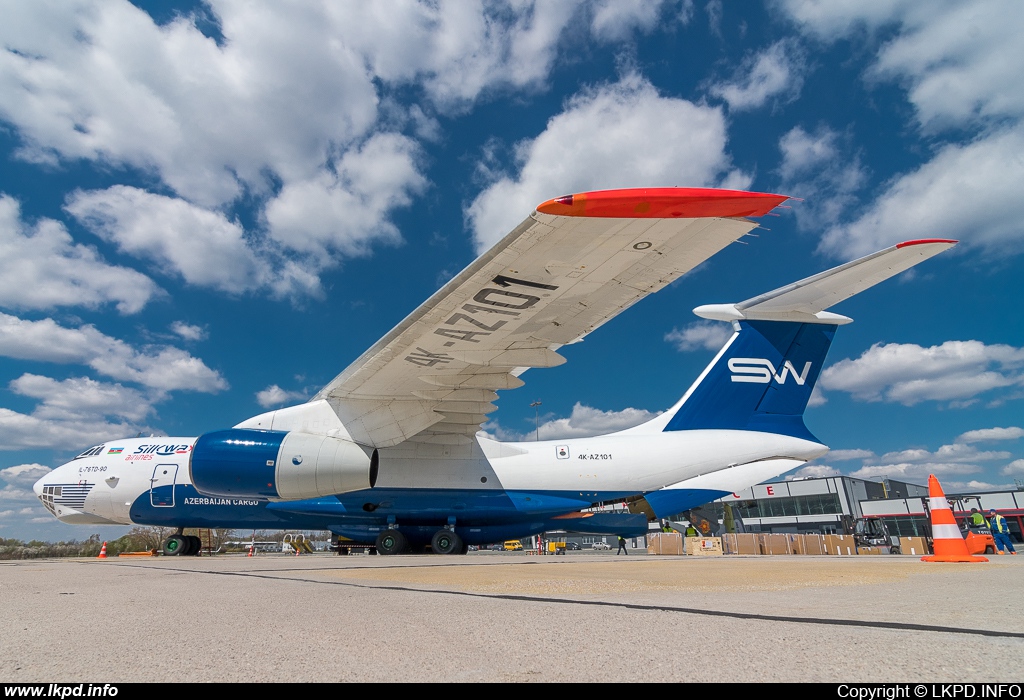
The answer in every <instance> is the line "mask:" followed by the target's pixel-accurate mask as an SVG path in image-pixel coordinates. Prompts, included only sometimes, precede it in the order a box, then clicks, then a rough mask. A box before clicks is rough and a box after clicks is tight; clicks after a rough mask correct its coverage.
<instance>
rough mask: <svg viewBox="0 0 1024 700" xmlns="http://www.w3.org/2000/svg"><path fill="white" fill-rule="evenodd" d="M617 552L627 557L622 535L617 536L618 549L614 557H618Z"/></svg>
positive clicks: (624, 540)
mask: <svg viewBox="0 0 1024 700" xmlns="http://www.w3.org/2000/svg"><path fill="white" fill-rule="evenodd" d="M619 552H622V553H623V554H625V555H626V556H627V557H628V556H629V552H627V551H626V538H625V537H623V536H622V535H619V549H618V550H617V551H616V552H615V556H619Z"/></svg>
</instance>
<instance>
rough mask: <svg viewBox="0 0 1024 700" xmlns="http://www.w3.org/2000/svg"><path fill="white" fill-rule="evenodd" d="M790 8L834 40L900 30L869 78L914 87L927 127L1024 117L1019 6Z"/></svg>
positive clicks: (992, 2)
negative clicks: (888, 30) (885, 79)
mask: <svg viewBox="0 0 1024 700" xmlns="http://www.w3.org/2000/svg"><path fill="white" fill-rule="evenodd" d="M783 4H784V5H785V7H786V9H787V10H788V11H789V12H790V13H791V14H792V16H793V17H794V19H796V20H797V22H798V23H799V24H800V26H801V27H803V28H804V29H805V30H806V31H807V32H808V33H811V34H813V35H815V36H816V37H817V38H819V39H822V40H826V41H834V40H836V39H839V38H842V37H847V36H850V35H853V34H857V33H860V32H861V31H862V30H863V29H867V30H869V31H870V32H874V31H875V30H878V29H880V28H882V27H884V26H895V27H896V32H895V35H894V36H893V37H892V38H891V39H889V40H888V41H887V42H886V43H885V44H883V45H882V46H881V47H879V48H878V50H877V56H878V58H877V61H876V62H875V63H874V64H873V66H872V67H871V69H870V70H869V76H870V77H872V78H893V79H896V80H898V81H900V82H903V83H904V84H906V85H907V88H908V97H909V99H910V101H911V103H913V104H914V105H915V107H916V108H917V111H918V118H919V120H920V121H921V123H923V124H925V125H935V126H939V125H949V124H964V123H967V122H970V121H973V120H976V119H984V118H1000V117H1005V116H1020V115H1021V114H1022V113H1024V75H1022V72H1021V69H1022V68H1024V52H1022V51H1021V49H1020V35H1021V33H1022V32H1024V17H1022V16H1021V13H1020V12H1019V11H1018V10H1019V7H1018V6H1017V4H1016V3H1015V2H1014V1H1013V0H983V1H978V2H970V3H961V2H955V1H946V2H930V3H925V4H922V3H919V2H913V1H912V0H889V1H888V2H871V3H859V2H828V3H818V2H812V1H809V0H787V1H786V2H784V3H783Z"/></svg>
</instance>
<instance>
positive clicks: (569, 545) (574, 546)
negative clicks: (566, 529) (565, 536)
mask: <svg viewBox="0 0 1024 700" xmlns="http://www.w3.org/2000/svg"><path fill="white" fill-rule="evenodd" d="M565 548H566V549H568V550H570V551H573V552H578V551H580V550H581V549H582V547H580V543H579V542H566V543H565Z"/></svg>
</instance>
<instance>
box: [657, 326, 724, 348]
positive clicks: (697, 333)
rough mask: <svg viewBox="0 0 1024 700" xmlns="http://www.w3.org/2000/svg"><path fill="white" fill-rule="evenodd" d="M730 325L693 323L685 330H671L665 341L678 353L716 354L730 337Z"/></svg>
mask: <svg viewBox="0 0 1024 700" xmlns="http://www.w3.org/2000/svg"><path fill="white" fill-rule="evenodd" d="M732 334H733V330H732V325H731V324H728V323H721V322H720V321H718V322H716V321H695V322H693V323H691V324H689V325H687V326H686V327H685V328H682V329H680V328H673V329H672V330H671V331H669V332H668V333H666V334H665V340H666V341H667V342H669V343H672V344H673V345H675V346H676V349H677V350H679V351H680V352H688V351H691V350H701V349H703V350H711V351H712V352H717V351H719V350H721V349H722V346H723V345H725V343H726V342H727V341H728V340H729V338H731V337H732Z"/></svg>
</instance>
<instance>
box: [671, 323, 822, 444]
mask: <svg viewBox="0 0 1024 700" xmlns="http://www.w3.org/2000/svg"><path fill="white" fill-rule="evenodd" d="M738 323H739V332H738V333H737V334H736V335H735V336H734V337H733V339H732V341H731V342H730V344H729V345H727V346H726V348H725V349H724V351H723V352H722V353H720V355H719V356H718V357H717V358H715V362H714V363H713V364H712V366H711V367H709V368H708V370H707V371H706V372H705V374H704V376H703V378H702V379H700V380H698V384H697V385H695V386H694V387H693V388H692V389H691V390H690V392H689V394H688V395H687V397H686V399H685V400H684V401H683V403H682V405H681V406H679V407H678V409H677V411H676V413H675V415H673V416H672V418H671V419H670V420H669V422H668V425H666V426H665V430H699V429H727V430H758V431H761V432H766V433H779V434H782V435H791V436H793V437H799V438H804V439H807V440H814V441H818V440H817V438H815V437H814V436H813V435H812V434H811V433H810V431H809V430H807V427H806V426H805V425H804V419H803V413H804V409H805V408H807V400H808V399H809V398H810V397H811V391H812V390H813V389H814V383H815V382H816V381H817V380H818V375H819V374H820V373H821V366H822V363H824V361H825V355H826V354H827V353H828V349H829V346H830V345H831V344H832V338H833V336H834V335H835V332H836V326H834V325H829V324H822V323H794V322H791V321H751V320H744V321H738Z"/></svg>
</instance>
